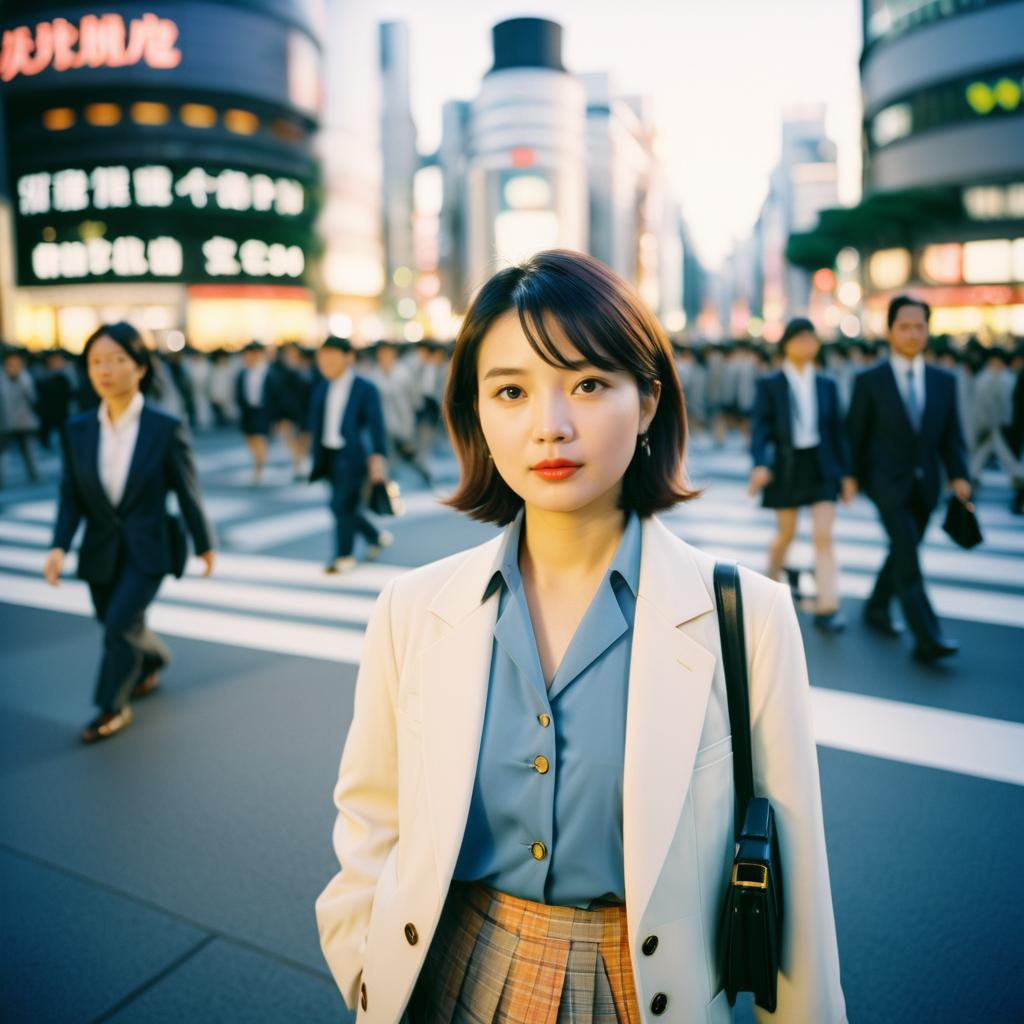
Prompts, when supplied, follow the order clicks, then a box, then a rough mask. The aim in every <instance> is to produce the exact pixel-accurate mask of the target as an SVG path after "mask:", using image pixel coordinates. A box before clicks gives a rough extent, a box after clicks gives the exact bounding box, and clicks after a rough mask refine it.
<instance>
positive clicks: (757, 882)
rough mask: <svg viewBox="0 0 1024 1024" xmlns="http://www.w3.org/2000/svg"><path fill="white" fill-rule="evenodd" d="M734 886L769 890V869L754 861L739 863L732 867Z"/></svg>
mask: <svg viewBox="0 0 1024 1024" xmlns="http://www.w3.org/2000/svg"><path fill="white" fill-rule="evenodd" d="M732 884H733V885H737V886H739V887H740V888H741V889H767V888H768V868H767V867H766V866H765V865H764V864H755V863H754V862H752V861H748V860H741V861H737V862H736V863H735V864H733V866H732Z"/></svg>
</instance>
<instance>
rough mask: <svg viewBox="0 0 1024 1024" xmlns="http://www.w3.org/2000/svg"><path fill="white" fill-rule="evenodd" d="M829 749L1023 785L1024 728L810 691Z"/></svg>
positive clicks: (817, 728)
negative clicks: (833, 748) (1023, 752)
mask: <svg viewBox="0 0 1024 1024" xmlns="http://www.w3.org/2000/svg"><path fill="white" fill-rule="evenodd" d="M811 702H812V708H813V714H814V737H815V740H816V741H817V742H818V743H819V744H820V745H821V746H825V747H835V748H838V749H839V750H849V751H852V752H853V753H855V754H867V755H870V756H871V757H884V758H887V759H888V760H890V761H903V762H905V763H907V764H918V765H924V766H925V767H928V768H941V769H943V770H945V771H950V772H958V773H960V774H963V775H974V776H977V777H979V778H983V779H993V780H995V781H997V782H1010V783H1013V784H1014V785H1017V786H1020V785H1024V754H1022V751H1024V725H1021V724H1020V723H1018V722H1004V721H1000V720H998V719H994V718H982V717H981V716H979V715H965V714H963V713H962V712H959V711H947V710H945V709H941V708H930V707H923V706H922V705H920V704H905V703H902V702H900V701H895V700H886V699H883V698H881V697H868V696H865V695H864V694H860V693H847V692H843V691H839V690H826V689H822V688H821V687H811Z"/></svg>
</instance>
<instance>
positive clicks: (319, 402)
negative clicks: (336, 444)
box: [309, 374, 387, 481]
mask: <svg viewBox="0 0 1024 1024" xmlns="http://www.w3.org/2000/svg"><path fill="white" fill-rule="evenodd" d="M328 387H329V381H326V380H321V381H320V382H319V384H317V386H316V389H315V390H314V392H313V400H312V403H311V405H310V413H309V429H310V433H311V434H312V436H313V469H312V472H311V473H310V475H309V479H310V480H311V481H313V480H320V479H322V478H323V477H326V476H329V475H330V456H331V453H330V452H329V451H328V450H327V449H326V448H324V444H323V435H324V413H325V411H326V407H327V389H328ZM367 433H369V435H370V445H369V452H367V445H366V441H365V435H366V434H367ZM341 437H342V440H343V441H344V442H345V447H344V448H343V449H342V450H343V451H344V452H345V455H346V458H348V459H350V460H351V464H352V465H353V466H354V467H356V469H357V471H358V470H362V469H364V468H365V466H366V459H367V456H368V455H369V454H374V455H384V454H385V452H386V451H387V435H386V434H385V432H384V414H383V412H382V411H381V404H380V392H379V391H378V390H377V386H376V385H375V384H373V383H372V382H371V381H368V380H367V379H366V378H365V377H360V376H358V375H356V374H353V379H352V389H351V390H350V391H349V393H348V403H347V404H346V406H345V409H344V412H343V413H342V417H341Z"/></svg>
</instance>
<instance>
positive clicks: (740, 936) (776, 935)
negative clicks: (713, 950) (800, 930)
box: [715, 562, 782, 1013]
mask: <svg viewBox="0 0 1024 1024" xmlns="http://www.w3.org/2000/svg"><path fill="white" fill-rule="evenodd" d="M715 601H716V604H717V606H718V631H719V636H720V637H721V641H722V660H723V665H724V668H725V688H726V693H727V695H728V700H729V725H730V728H731V730H732V756H733V781H734V785H735V787H736V815H735V822H734V831H735V838H736V844H737V845H736V853H735V856H734V859H733V865H732V872H731V875H730V878H729V886H728V889H727V891H726V899H725V908H724V911H723V918H722V927H721V932H720V937H719V950H718V953H719V962H720V963H721V964H722V975H723V985H724V988H725V991H726V995H727V997H728V999H729V1005H730V1006H734V1005H735V1003H736V993H737V992H752V993H753V994H754V1001H755V1002H756V1003H757V1005H758V1006H760V1007H761V1008H762V1009H765V1010H767V1011H768V1012H769V1013H774V1012H775V1007H776V1004H777V994H778V976H779V958H780V947H781V938H782V868H781V862H780V857H779V836H778V832H777V830H776V828H775V814H774V811H773V810H772V805H771V803H770V802H769V801H768V800H767V799H766V798H765V797H759V796H755V794H754V764H753V757H752V754H751V746H750V695H749V692H748V688H747V656H746V650H745V645H744V642H743V602H742V599H741V596H740V582H739V570H738V568H737V566H736V563H735V562H718V563H716V564H715Z"/></svg>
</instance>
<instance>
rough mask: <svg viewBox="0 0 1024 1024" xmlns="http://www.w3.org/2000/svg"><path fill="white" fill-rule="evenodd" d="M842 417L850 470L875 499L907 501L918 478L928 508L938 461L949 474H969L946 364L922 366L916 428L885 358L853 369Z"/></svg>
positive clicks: (888, 503)
mask: <svg viewBox="0 0 1024 1024" xmlns="http://www.w3.org/2000/svg"><path fill="white" fill-rule="evenodd" d="M846 422H847V429H848V432H849V436H850V451H851V454H852V457H853V472H854V475H855V476H856V477H857V480H858V482H859V484H860V487H861V489H862V490H863V491H865V492H866V493H867V494H868V496H869V497H870V498H871V499H872V500H873V501H874V502H875V504H876V505H879V506H884V507H886V508H889V507H896V506H899V505H903V504H905V503H906V502H907V501H908V500H909V498H910V492H911V488H912V487H913V484H914V481H915V480H919V481H920V483H921V486H922V488H923V492H924V501H925V504H926V506H927V507H928V508H929V509H931V508H934V507H935V505H936V503H937V502H938V500H939V493H940V491H941V489H942V479H941V469H940V467H945V470H946V474H947V476H948V477H949V478H950V479H956V478H966V477H967V452H966V449H965V447H964V439H963V434H962V433H961V431H960V416H959V414H958V412H957V399H956V378H955V377H954V376H953V374H951V373H950V372H949V371H948V370H943V369H941V368H939V367H937V366H930V365H926V366H925V370H924V409H923V410H922V413H921V427H920V430H919V431H915V430H914V428H913V426H911V423H910V416H909V415H908V413H907V407H906V404H905V403H904V401H903V395H902V394H901V393H900V389H899V385H898V384H897V383H896V375H895V373H894V372H893V368H892V363H891V362H890V361H889V360H888V359H886V360H884V361H882V362H880V363H877V364H876V365H875V366H872V367H871V368H870V369H867V370H864V371H863V372H861V373H859V374H858V375H857V377H856V378H855V380H854V382H853V396H852V397H851V399H850V412H849V414H848V416H847V421H846Z"/></svg>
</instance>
